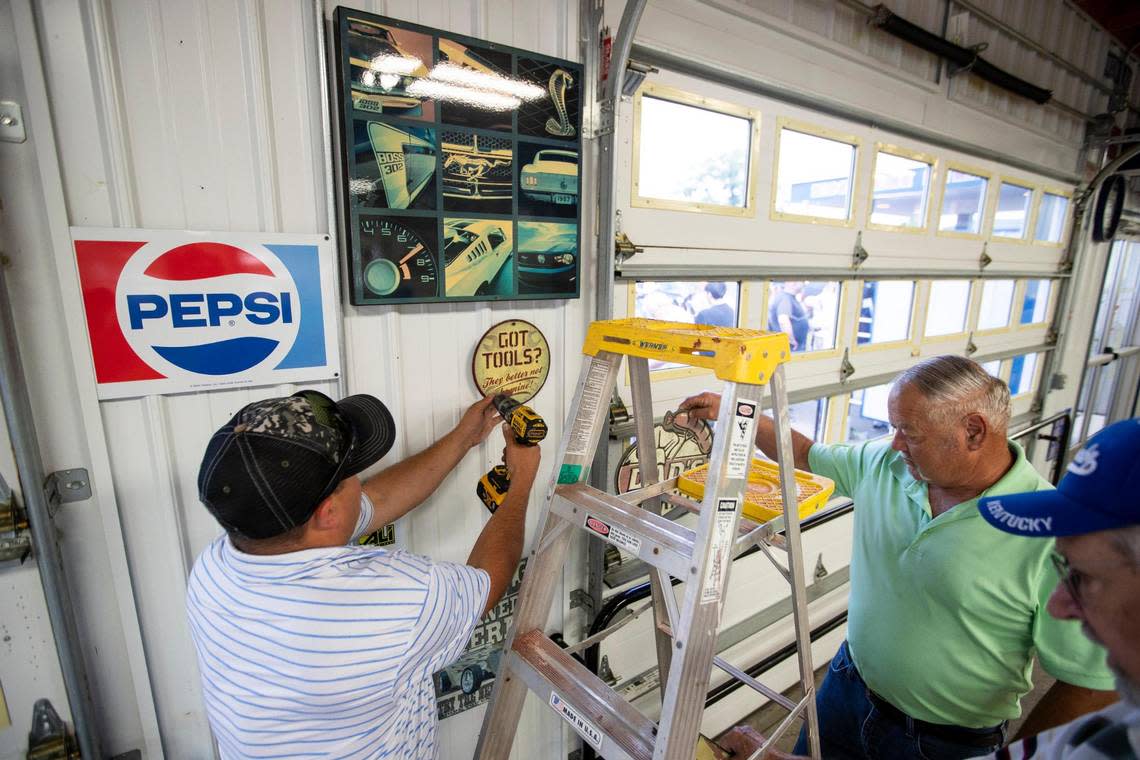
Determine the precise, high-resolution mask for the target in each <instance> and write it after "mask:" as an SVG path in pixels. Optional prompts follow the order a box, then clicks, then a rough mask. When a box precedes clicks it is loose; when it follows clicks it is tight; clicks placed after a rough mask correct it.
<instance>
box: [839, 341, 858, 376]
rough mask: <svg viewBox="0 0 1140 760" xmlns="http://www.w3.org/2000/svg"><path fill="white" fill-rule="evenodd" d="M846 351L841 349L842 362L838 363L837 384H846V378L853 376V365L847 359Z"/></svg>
mask: <svg viewBox="0 0 1140 760" xmlns="http://www.w3.org/2000/svg"><path fill="white" fill-rule="evenodd" d="M848 356H849V355H848V349H846V348H845V349H843V361H842V362H840V363H839V382H841V383H845V382H847V378H849V377H851V376H852V375H854V374H855V365H854V364H852V363H851V359H850V358H848Z"/></svg>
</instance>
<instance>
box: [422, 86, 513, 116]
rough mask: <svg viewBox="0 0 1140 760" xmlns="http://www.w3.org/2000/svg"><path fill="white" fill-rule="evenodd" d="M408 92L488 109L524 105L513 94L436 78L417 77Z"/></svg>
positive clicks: (502, 109)
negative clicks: (478, 88) (479, 88)
mask: <svg viewBox="0 0 1140 760" xmlns="http://www.w3.org/2000/svg"><path fill="white" fill-rule="evenodd" d="M406 92H407V93H408V94H409V95H413V96H415V97H417V98H436V99H437V100H443V101H446V102H451V103H462V104H464V105H469V106H474V107H476V108H483V109H486V110H488V111H511V110H514V109H516V108H518V107H519V106H521V105H522V100H520V99H519V98H517V97H515V96H513V95H503V94H501V93H498V92H487V91H485V90H476V89H472V88H471V87H463V86H461V85H456V84H448V83H447V82H440V81H437V80H434V79H417V80H416V81H414V82H412V83H411V84H409V85H408V86H407V88H406Z"/></svg>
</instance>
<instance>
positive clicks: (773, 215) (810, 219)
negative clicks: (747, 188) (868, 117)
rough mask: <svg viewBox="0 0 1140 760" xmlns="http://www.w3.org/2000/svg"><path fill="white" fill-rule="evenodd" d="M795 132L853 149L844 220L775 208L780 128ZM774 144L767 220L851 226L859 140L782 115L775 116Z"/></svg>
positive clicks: (856, 194) (854, 212)
mask: <svg viewBox="0 0 1140 760" xmlns="http://www.w3.org/2000/svg"><path fill="white" fill-rule="evenodd" d="M785 129H787V130H789V131H792V132H799V133H801V134H805V135H811V136H812V137H820V138H823V139H825V140H831V141H832V142H841V143H846V144H848V145H850V146H852V147H853V148H854V149H855V155H854V156H853V157H852V159H851V206H850V208H848V210H847V218H846V219H829V218H827V217H823V216H812V215H810V214H792V213H789V212H787V211H777V210H776V197H777V193H778V188H779V181H780V138H781V136H782V135H783V132H784V130H785ZM774 142H775V145H774V148H773V153H772V192H771V195H770V196H769V197H768V219H769V220H771V221H774V222H796V223H800V224H822V225H826V226H828V227H854V226H855V220H856V218H857V217H858V210H857V208H856V207H857V205H858V203H859V196H860V193H859V160H860V157H861V151H862V147H863V139H862V138H860V137H858V136H856V135H851V134H847V133H844V132H840V131H839V130H834V129H829V128H827V127H820V126H817V125H815V124H809V123H807V122H803V121H798V120H796V119H789V118H787V117H785V116H780V117H777V118H776V136H775V141H774Z"/></svg>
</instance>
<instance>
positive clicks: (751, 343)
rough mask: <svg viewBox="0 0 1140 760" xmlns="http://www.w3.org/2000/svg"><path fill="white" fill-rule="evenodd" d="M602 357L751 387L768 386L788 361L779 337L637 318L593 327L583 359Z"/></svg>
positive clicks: (788, 351)
mask: <svg viewBox="0 0 1140 760" xmlns="http://www.w3.org/2000/svg"><path fill="white" fill-rule="evenodd" d="M601 351H608V352H610V353H614V354H626V355H627V356H641V357H644V358H646V359H662V360H664V361H669V362H680V363H681V364H688V365H689V366H691V367H704V368H705V369H711V370H713V372H714V373H715V374H716V376H717V377H719V378H720V379H721V380H728V381H731V382H734V383H751V384H753V385H763V384H765V383H767V382H768V381H769V380H770V379H771V377H772V373H773V371H774V370H775V369H776V367H777V366H779V365H780V364H782V363H784V362H786V361H788V359H789V358H790V357H791V355H792V352H791V348H789V342H788V336H787V335H785V334H784V333H782V332H762V331H760V330H749V329H743V328H737V327H712V326H710V325H694V324H688V323H685V322H665V321H661V320H657V319H639V318H631V319H610V320H605V321H601V322H592V323H591V324H590V328H589V330H588V331H587V332H586V344H585V345H584V346H583V347H582V353H584V354H587V355H588V356H596V355H597V354H598V353H599V352H601Z"/></svg>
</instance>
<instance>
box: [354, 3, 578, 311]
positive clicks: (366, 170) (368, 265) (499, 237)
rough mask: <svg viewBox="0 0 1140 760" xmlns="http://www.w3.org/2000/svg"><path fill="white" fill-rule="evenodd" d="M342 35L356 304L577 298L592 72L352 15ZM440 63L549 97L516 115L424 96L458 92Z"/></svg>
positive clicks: (495, 45) (527, 103)
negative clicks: (584, 90)
mask: <svg viewBox="0 0 1140 760" xmlns="http://www.w3.org/2000/svg"><path fill="white" fill-rule="evenodd" d="M333 36H334V43H335V44H334V46H333V47H334V52H333V55H334V56H335V58H336V66H335V70H336V77H337V84H338V87H337V93H338V118H337V122H338V128H339V131H340V138H341V142H340V144H341V146H342V150H341V151H340V156H339V159H340V169H341V183H340V184H341V188H340V189H341V192H340V210H341V217H342V222H343V225H344V250H345V256H346V262H347V265H348V286H349V300H350V302H351V303H352V304H354V305H374V304H405V303H456V302H469V301H510V300H536V299H543V300H547V299H567V298H578V297H579V296H580V294H581V271H582V233H581V230H582V205H581V187H582V182H581V180H582V169H581V162H580V158H581V155H582V133H581V125H582V97H581V92H580V88H581V82H582V66H581V65H580V64H577V63H574V62H572V61H567V60H563V59H560V58H554V57H551V56H546V55H541V54H538V53H532V52H529V51H526V50H522V49H519V48H514V47H509V46H506V45H500V44H498V43H493V42H489V41H486V40H481V39H477V38H474V37H468V36H466V35H460V34H453V33H450V32H445V31H442V30H438V29H433V28H430V27H425V26H421V25H419V24H412V23H409V22H405V21H400V20H398V19H393V18H388V17H385V16H378V15H375V14H372V13H367V12H364V11H358V10H353V9H349V8H344V7H338V8H337V9H336V11H335V13H334V34H333ZM378 60H379V61H392V60H396V61H397V68H399V67H400V66H402V67H403V68H402V69H401V70H400V71H399V72H397V73H393V72H392V71H390V70H388V69H386V68H385V67H386V64H380V65H378V64H377V63H376V61H378ZM414 63H419V64H422V65H419V66H415V67H414V69H413V64H414ZM441 63H443V64H445V65H446V64H450V65H451V68H452V71H454V69H455V68H460V69H465V70H473V71H476V72H480V71H481V72H486V73H498V74H501V75H502V76H509V77H510V78H511V79H514V80H518V81H524V82H527V83H529V84H531V85H537V86H538V87H544V88H545V94H544V95H543V96H541V97H536V99H535V100H529V101H528V100H524V101H523V102H522V104H521V105H520V106H519V107H517V108H514V109H512V110H510V111H509V112H504V111H496V110H490V109H485V108H479V107H475V106H471V105H466V104H465V103H464V102H463V101H459V100H448V99H446V98H445V97H444V94H445V93H441V95H440V97H432V96H429V95H424V94H423V93H424V92H425V90H426V91H428V92H432V91H438V90H430V89H427V88H426V87H424V85H430V86H431V87H434V88H440V87H443V88H444V90H446V89H447V87H449V86H451V85H449V84H446V83H445V84H442V85H441V84H440V82H439V81H437V80H436V79H435V75H436V74H437V67H438V66H439V65H440V64H441ZM444 68H446V66H445V67H444ZM417 87H420V88H421V89H417ZM453 89H454V88H453ZM409 90H411V92H409ZM532 92H536V90H534V89H532ZM459 97H462V93H460V96H459ZM524 163H525V166H524ZM508 182H509V191H508V189H507V184H508ZM523 183H526V185H525V186H524V184H523Z"/></svg>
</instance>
